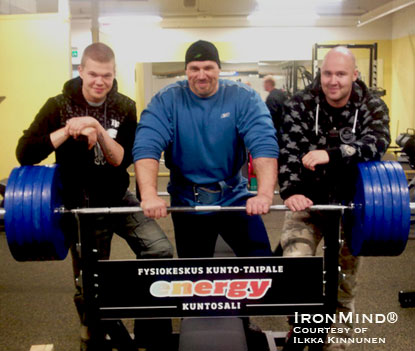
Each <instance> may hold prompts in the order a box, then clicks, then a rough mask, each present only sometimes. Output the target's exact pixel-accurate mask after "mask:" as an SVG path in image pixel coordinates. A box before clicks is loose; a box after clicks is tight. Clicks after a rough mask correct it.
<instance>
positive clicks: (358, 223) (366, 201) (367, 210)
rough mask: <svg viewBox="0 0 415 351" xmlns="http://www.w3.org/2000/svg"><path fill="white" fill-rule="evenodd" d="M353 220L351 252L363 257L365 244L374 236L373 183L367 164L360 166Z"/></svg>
mask: <svg viewBox="0 0 415 351" xmlns="http://www.w3.org/2000/svg"><path fill="white" fill-rule="evenodd" d="M353 202H354V205H355V206H354V209H353V219H352V222H353V224H352V228H351V239H350V240H351V243H350V250H351V252H352V254H353V255H355V256H357V255H361V254H363V252H362V246H363V243H364V242H365V241H366V240H368V238H370V237H371V235H372V230H373V226H374V225H373V221H374V208H373V207H374V204H373V189H372V181H371V178H370V176H369V171H368V168H367V165H366V164H365V163H360V164H359V165H358V175H357V180H356V190H355V196H354V199H353Z"/></svg>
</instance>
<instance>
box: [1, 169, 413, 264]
mask: <svg viewBox="0 0 415 351" xmlns="http://www.w3.org/2000/svg"><path fill="white" fill-rule="evenodd" d="M358 170H359V172H358V177H357V180H356V194H355V196H354V200H353V203H352V204H351V205H348V206H346V205H313V206H311V207H310V210H313V211H314V210H319V211H342V212H343V216H344V218H343V222H344V230H345V235H346V239H347V240H348V242H349V246H350V249H351V251H352V253H353V254H354V255H356V256H357V255H365V256H368V255H370V256H379V255H382V256H394V255H399V254H400V253H401V252H402V251H403V250H404V248H405V246H406V242H407V240H408V235H409V224H410V215H411V210H414V209H415V203H410V202H409V192H408V184H407V181H406V177H405V173H404V171H403V169H402V167H401V166H400V164H399V163H397V162H393V161H387V162H367V163H361V164H359V165H358ZM61 190H62V184H61V180H60V175H59V168H58V167H57V166H56V165H52V166H22V167H16V168H14V169H13V171H12V172H11V174H10V177H9V180H8V183H7V186H6V192H5V208H4V209H0V217H1V216H4V221H5V229H6V235H7V240H8V244H9V248H10V251H11V253H12V255H13V257H14V258H15V259H16V260H18V261H32V260H55V259H58V260H61V259H64V258H65V257H66V255H67V253H68V243H67V242H66V240H65V235H64V233H63V230H62V228H61V218H62V215H64V214H66V213H71V214H85V215H87V214H127V213H137V212H141V211H143V209H142V208H140V207H103V208H101V207H98V208H79V209H65V208H64V207H63V202H62V197H61ZM245 210H246V207H245V206H226V207H221V206H196V207H168V208H167V211H168V212H206V211H209V212H217V211H226V212H229V211H245ZM270 210H271V211H287V210H288V208H287V207H286V206H284V205H273V206H271V208H270Z"/></svg>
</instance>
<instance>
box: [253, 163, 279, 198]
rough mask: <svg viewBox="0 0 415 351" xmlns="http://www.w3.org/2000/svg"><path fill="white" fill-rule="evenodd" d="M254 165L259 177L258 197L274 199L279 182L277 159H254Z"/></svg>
mask: <svg viewBox="0 0 415 351" xmlns="http://www.w3.org/2000/svg"><path fill="white" fill-rule="evenodd" d="M252 165H253V167H254V170H255V173H256V176H257V181H258V195H265V196H267V197H271V199H272V197H273V196H274V189H275V183H276V181H277V169H278V162H277V159H275V158H267V157H259V158H255V159H253V161H252Z"/></svg>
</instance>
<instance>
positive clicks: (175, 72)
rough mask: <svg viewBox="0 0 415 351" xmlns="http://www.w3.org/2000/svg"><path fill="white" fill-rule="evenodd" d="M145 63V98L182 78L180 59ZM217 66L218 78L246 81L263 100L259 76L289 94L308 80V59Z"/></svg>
mask: <svg viewBox="0 0 415 351" xmlns="http://www.w3.org/2000/svg"><path fill="white" fill-rule="evenodd" d="M145 65H146V66H147V67H148V71H149V75H148V76H147V77H148V78H147V79H146V81H145V84H144V85H145V89H146V100H147V99H148V98H149V99H151V97H152V96H153V95H154V94H156V93H157V92H158V91H159V90H161V89H162V88H164V87H165V86H167V85H168V84H171V83H174V82H177V81H179V80H184V79H186V73H185V64H184V62H152V63H149V64H145ZM221 66H222V68H221V74H220V77H221V78H224V79H230V80H235V81H239V82H242V83H245V84H248V85H249V86H251V87H252V88H253V89H255V90H256V91H257V92H258V93H259V94H260V96H261V97H262V98H263V99H264V100H265V99H266V97H267V95H268V93H267V92H266V91H265V90H264V87H263V78H264V77H265V76H267V75H272V76H273V77H274V78H275V81H276V88H277V89H283V90H284V91H287V92H289V93H290V94H292V93H294V92H296V91H297V90H299V89H303V88H304V87H305V86H306V85H307V84H309V83H310V82H311V61H260V62H222V63H221ZM149 77H151V78H149ZM149 80H151V81H149Z"/></svg>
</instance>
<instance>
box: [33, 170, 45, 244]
mask: <svg viewBox="0 0 415 351" xmlns="http://www.w3.org/2000/svg"><path fill="white" fill-rule="evenodd" d="M37 170H38V172H37V175H36V177H34V178H33V180H32V181H33V198H32V223H33V231H34V233H35V234H34V235H35V238H36V240H37V242H38V243H39V245H41V244H42V243H43V242H44V241H45V235H44V232H43V228H42V224H41V223H42V218H41V215H42V183H43V177H44V176H45V173H46V167H44V166H39V167H37Z"/></svg>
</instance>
